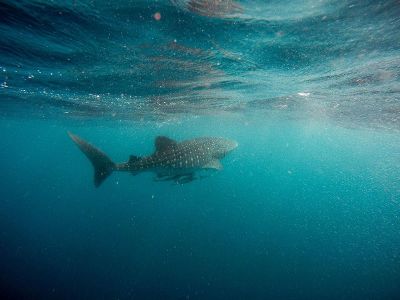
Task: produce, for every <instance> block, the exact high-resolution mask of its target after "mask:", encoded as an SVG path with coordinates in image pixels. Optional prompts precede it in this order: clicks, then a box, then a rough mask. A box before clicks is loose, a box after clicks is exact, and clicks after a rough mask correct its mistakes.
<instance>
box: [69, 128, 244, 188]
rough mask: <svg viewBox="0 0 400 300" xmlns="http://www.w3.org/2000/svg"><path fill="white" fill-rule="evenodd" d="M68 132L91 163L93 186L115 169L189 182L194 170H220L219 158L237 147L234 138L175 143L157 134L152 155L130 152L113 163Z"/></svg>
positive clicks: (100, 152)
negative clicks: (126, 159)
mask: <svg viewBox="0 0 400 300" xmlns="http://www.w3.org/2000/svg"><path fill="white" fill-rule="evenodd" d="M68 135H69V136H70V138H71V139H72V140H73V141H74V142H75V144H76V145H77V146H78V147H79V149H80V150H81V151H82V152H83V153H84V154H85V155H86V157H87V158H88V159H89V161H90V162H91V163H92V165H93V168H94V185H95V186H96V187H99V186H100V185H101V184H102V182H103V181H104V180H105V179H106V178H107V177H108V176H110V175H111V174H112V172H114V171H121V172H130V173H131V174H132V175H137V174H139V173H141V172H146V171H151V172H154V173H155V174H156V178H155V180H157V181H166V180H171V181H174V182H175V183H178V184H184V183H188V182H191V181H192V180H194V179H196V178H198V177H196V173H198V172H199V171H201V170H217V171H219V170H222V164H221V162H220V160H221V159H222V158H224V157H225V156H226V155H227V154H228V153H230V152H231V151H232V150H234V149H235V148H236V147H237V146H238V143H237V142H236V141H234V140H229V139H225V138H221V137H198V138H194V139H191V140H185V141H181V142H178V141H175V140H173V139H170V138H168V137H166V136H158V137H156V138H155V141H154V144H155V151H154V153H153V154H151V155H148V156H143V157H139V156H135V155H130V156H129V159H128V161H127V162H123V163H114V162H113V161H112V160H111V159H110V158H109V157H108V156H107V154H105V153H104V152H103V151H101V150H100V149H98V148H96V147H95V146H93V145H91V144H89V143H88V142H87V141H85V140H83V139H82V138H80V137H79V136H77V135H75V134H73V133H71V132H68Z"/></svg>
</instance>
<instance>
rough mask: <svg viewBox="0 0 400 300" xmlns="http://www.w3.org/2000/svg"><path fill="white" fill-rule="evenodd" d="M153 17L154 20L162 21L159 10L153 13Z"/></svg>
mask: <svg viewBox="0 0 400 300" xmlns="http://www.w3.org/2000/svg"><path fill="white" fill-rule="evenodd" d="M153 18H154V20H156V21H160V20H161V14H160V13H159V12H156V13H155V14H154V15H153Z"/></svg>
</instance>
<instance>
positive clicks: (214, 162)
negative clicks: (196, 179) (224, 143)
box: [202, 159, 223, 171]
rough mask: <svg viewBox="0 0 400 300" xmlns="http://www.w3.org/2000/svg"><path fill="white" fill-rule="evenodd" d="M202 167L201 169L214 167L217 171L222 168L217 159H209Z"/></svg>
mask: <svg viewBox="0 0 400 300" xmlns="http://www.w3.org/2000/svg"><path fill="white" fill-rule="evenodd" d="M202 168H203V169H214V170H218V171H220V170H222V169H223V167H222V164H221V162H220V161H219V160H218V159H213V160H210V161H209V162H208V163H207V164H205V165H204V166H203V167H202Z"/></svg>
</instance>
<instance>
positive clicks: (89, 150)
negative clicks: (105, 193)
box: [68, 132, 115, 187]
mask: <svg viewBox="0 0 400 300" xmlns="http://www.w3.org/2000/svg"><path fill="white" fill-rule="evenodd" d="M68 135H69V136H70V138H71V139H72V140H73V141H74V142H75V144H76V145H77V146H78V147H79V149H81V151H82V152H83V153H84V154H85V155H86V156H87V158H89V160H90V161H91V163H92V165H93V168H94V185H95V186H96V187H98V186H100V184H101V183H102V182H103V181H104V180H105V179H106V178H107V177H108V176H109V175H110V174H111V173H112V171H113V170H114V168H115V164H114V163H113V162H112V161H111V159H110V158H109V157H108V156H107V155H106V154H105V153H104V152H102V151H101V150H99V149H97V148H96V147H94V146H92V145H90V144H89V143H88V142H86V141H84V140H83V139H81V138H80V137H79V136H77V135H75V134H72V133H71V132H68Z"/></svg>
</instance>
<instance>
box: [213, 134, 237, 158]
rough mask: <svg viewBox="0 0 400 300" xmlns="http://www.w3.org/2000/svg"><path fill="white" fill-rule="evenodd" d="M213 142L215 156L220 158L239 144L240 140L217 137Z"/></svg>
mask: <svg viewBox="0 0 400 300" xmlns="http://www.w3.org/2000/svg"><path fill="white" fill-rule="evenodd" d="M213 144H214V157H215V158H219V159H221V158H224V157H225V156H226V155H227V154H228V153H229V152H231V151H232V150H234V149H235V148H236V147H237V146H238V142H236V141H234V140H228V139H224V138H215V139H214V140H213Z"/></svg>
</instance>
